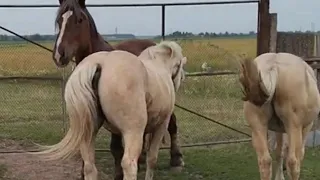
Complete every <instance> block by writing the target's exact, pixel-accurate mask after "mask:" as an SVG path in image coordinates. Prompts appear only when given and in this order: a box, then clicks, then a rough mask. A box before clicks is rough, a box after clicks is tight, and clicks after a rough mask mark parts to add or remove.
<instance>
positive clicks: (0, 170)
mask: <svg viewBox="0 0 320 180" xmlns="http://www.w3.org/2000/svg"><path fill="white" fill-rule="evenodd" d="M6 172H7V167H6V165H4V164H0V180H5V179H4V178H5V174H6Z"/></svg>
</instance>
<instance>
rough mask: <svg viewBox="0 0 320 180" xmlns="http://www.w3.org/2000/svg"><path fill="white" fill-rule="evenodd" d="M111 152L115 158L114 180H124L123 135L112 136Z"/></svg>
mask: <svg viewBox="0 0 320 180" xmlns="http://www.w3.org/2000/svg"><path fill="white" fill-rule="evenodd" d="M110 150H111V154H112V156H113V158H114V171H115V174H114V180H122V179H123V171H122V167H121V159H122V157H123V146H122V137H121V135H117V134H113V133H112V134H111V143H110Z"/></svg>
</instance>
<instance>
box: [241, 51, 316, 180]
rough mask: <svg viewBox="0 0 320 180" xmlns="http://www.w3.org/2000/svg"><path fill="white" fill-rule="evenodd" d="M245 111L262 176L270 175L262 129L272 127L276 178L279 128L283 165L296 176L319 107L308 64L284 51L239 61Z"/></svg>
mask: <svg viewBox="0 0 320 180" xmlns="http://www.w3.org/2000/svg"><path fill="white" fill-rule="evenodd" d="M241 67H242V68H241V72H240V82H241V84H242V86H243V88H244V95H245V97H244V99H243V100H244V101H245V102H244V115H245V118H246V120H247V122H248V123H249V125H250V127H251V129H252V143H253V147H254V148H255V150H256V153H257V157H258V164H259V170H260V179H261V180H270V179H271V177H272V170H271V169H272V168H271V166H272V165H271V163H272V159H271V156H270V153H269V150H268V140H267V131H268V129H269V130H272V131H275V132H276V136H277V137H276V138H277V148H276V150H275V152H276V161H277V165H276V175H275V179H276V180H284V175H283V168H282V165H283V158H284V148H283V133H286V134H287V138H288V139H287V143H288V149H287V152H286V168H287V172H288V176H289V178H290V179H291V180H298V179H299V176H300V166H301V163H302V160H303V158H304V153H305V146H304V145H305V141H306V136H307V134H308V132H309V131H310V129H311V127H312V125H313V122H314V121H315V120H317V116H318V114H319V111H320V96H319V91H318V88H317V83H316V78H315V75H314V72H313V70H312V68H311V67H310V66H309V65H308V64H307V63H306V62H304V61H303V59H301V58H299V57H297V56H295V55H292V54H289V53H266V54H262V55H260V56H258V57H257V58H255V59H254V60H253V61H252V60H249V59H246V60H244V61H242V62H241Z"/></svg>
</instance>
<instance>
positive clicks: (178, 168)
mask: <svg viewBox="0 0 320 180" xmlns="http://www.w3.org/2000/svg"><path fill="white" fill-rule="evenodd" d="M182 169H183V167H182V166H175V167H171V168H170V171H171V172H173V173H180V172H181V171H182Z"/></svg>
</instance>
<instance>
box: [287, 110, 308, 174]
mask: <svg viewBox="0 0 320 180" xmlns="http://www.w3.org/2000/svg"><path fill="white" fill-rule="evenodd" d="M293 118H297V116H296V115H295V116H293ZM293 122H294V121H293ZM295 122H297V121H295ZM311 127H312V123H311V124H310V125H309V126H308V127H305V128H302V127H301V125H298V126H297V125H294V124H293V123H292V124H291V123H290V124H289V125H288V128H287V132H288V143H289V148H288V157H287V159H286V166H287V173H288V176H289V177H290V179H291V180H298V179H299V177H300V167H301V162H302V160H303V158H304V153H305V141H306V136H307V133H308V132H309V131H310V129H311Z"/></svg>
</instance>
